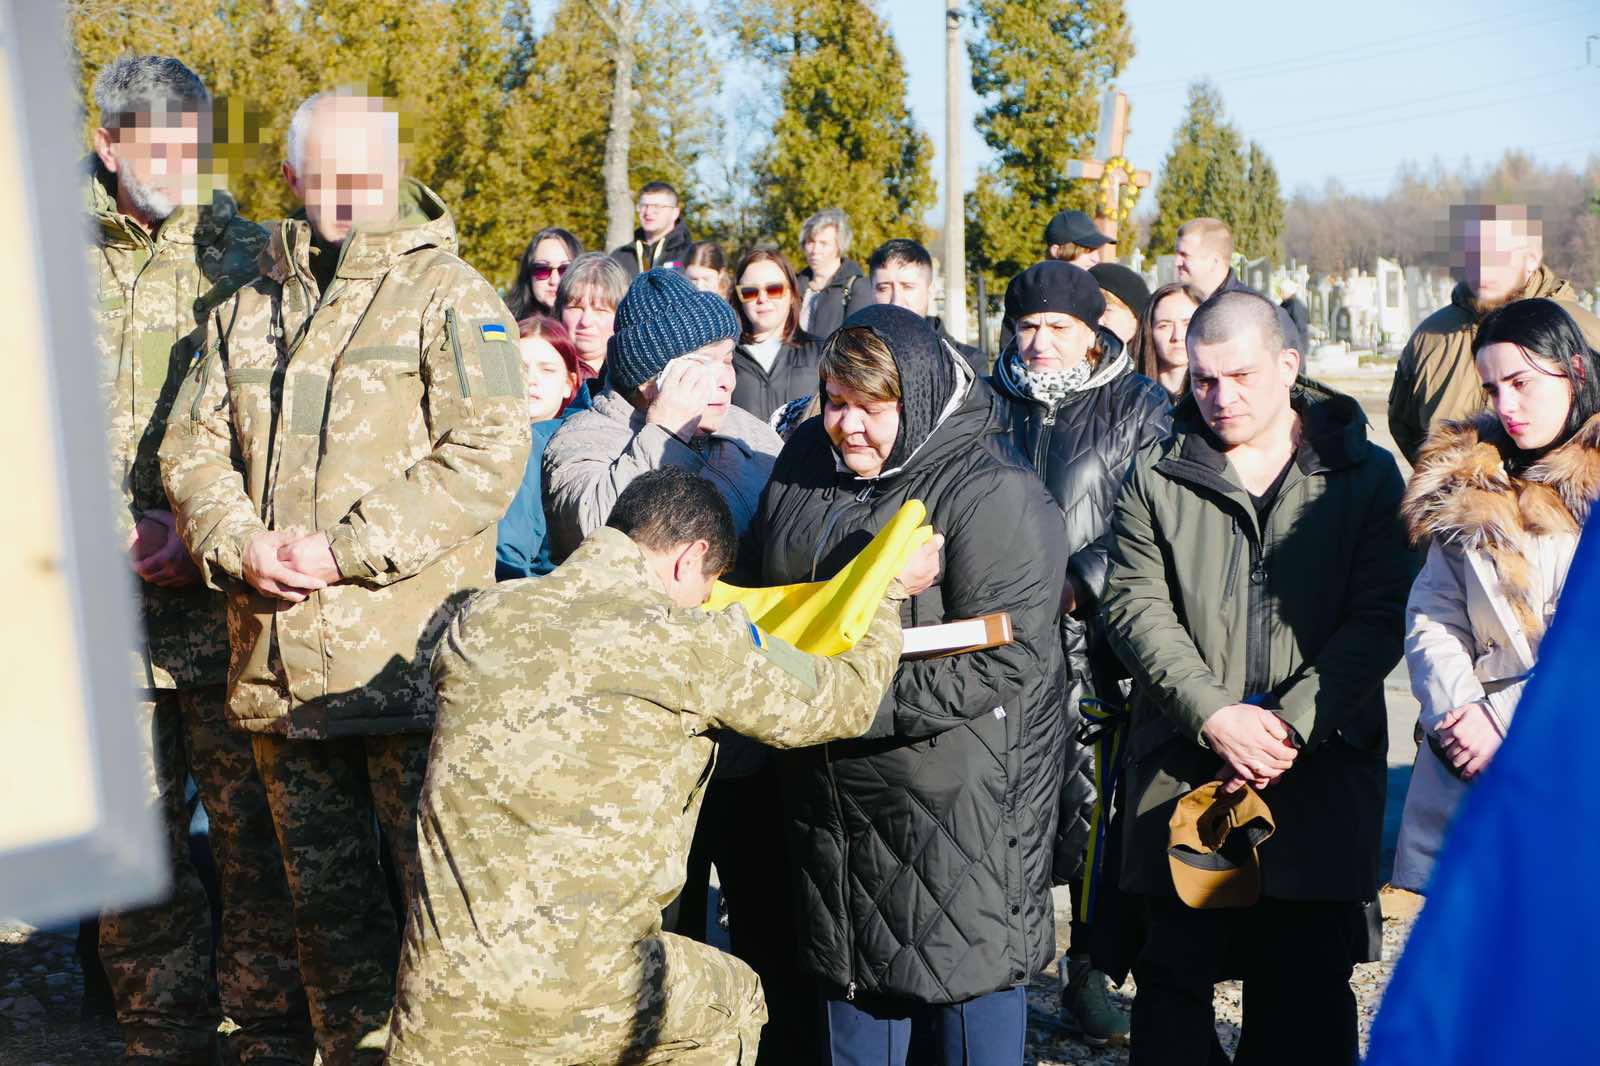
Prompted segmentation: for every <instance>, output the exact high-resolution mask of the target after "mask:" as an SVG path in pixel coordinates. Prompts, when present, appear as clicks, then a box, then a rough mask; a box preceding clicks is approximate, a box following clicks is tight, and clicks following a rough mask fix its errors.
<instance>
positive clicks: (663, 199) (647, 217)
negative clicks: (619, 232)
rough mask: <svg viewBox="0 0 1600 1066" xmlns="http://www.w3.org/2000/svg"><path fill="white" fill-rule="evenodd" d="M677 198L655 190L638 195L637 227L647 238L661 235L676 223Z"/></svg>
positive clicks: (677, 211)
mask: <svg viewBox="0 0 1600 1066" xmlns="http://www.w3.org/2000/svg"><path fill="white" fill-rule="evenodd" d="M678 214H679V209H678V198H677V197H675V196H673V195H672V194H671V193H669V192H662V191H660V190H655V191H652V192H647V193H645V194H644V195H643V196H641V197H639V228H640V229H642V230H644V235H645V237H646V238H647V239H649V240H652V241H653V240H656V239H657V238H658V237H663V236H665V235H666V234H667V233H669V232H670V231H671V230H672V227H673V226H676V225H677V224H678Z"/></svg>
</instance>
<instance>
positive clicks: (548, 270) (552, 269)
mask: <svg viewBox="0 0 1600 1066" xmlns="http://www.w3.org/2000/svg"><path fill="white" fill-rule="evenodd" d="M571 265H572V264H571V263H570V262H568V263H559V264H557V263H546V262H545V261H544V260H543V259H535V260H534V261H533V266H532V267H530V268H529V269H528V273H530V274H532V275H533V277H534V280H535V281H543V280H544V279H545V278H548V277H549V276H550V275H551V274H552V273H553V274H555V276H556V280H557V281H560V280H561V275H563V274H565V273H566V272H567V268H568V267H569V266H571Z"/></svg>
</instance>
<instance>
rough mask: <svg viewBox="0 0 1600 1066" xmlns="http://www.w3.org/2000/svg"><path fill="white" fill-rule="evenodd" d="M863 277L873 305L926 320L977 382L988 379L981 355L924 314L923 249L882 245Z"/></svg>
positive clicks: (929, 280)
mask: <svg viewBox="0 0 1600 1066" xmlns="http://www.w3.org/2000/svg"><path fill="white" fill-rule="evenodd" d="M867 274H868V278H869V280H870V281H871V282H872V301H873V303H880V304H894V305H895V306H896V307H904V308H905V309H906V310H908V311H915V312H916V313H917V314H919V315H921V316H922V317H924V318H926V319H927V320H928V324H929V325H931V326H932V327H933V328H934V329H935V330H937V331H938V333H939V336H940V337H941V338H942V339H943V340H944V341H945V343H947V344H949V345H951V346H952V347H953V348H955V350H956V351H958V352H960V353H961V355H962V357H963V358H965V359H966V361H967V362H968V363H969V364H970V365H971V366H972V369H973V370H974V371H975V372H976V373H977V375H978V377H979V378H983V377H985V376H987V375H988V373H989V368H988V367H987V366H986V365H985V360H984V358H983V353H982V352H980V351H978V349H976V348H974V347H973V346H972V345H970V344H963V343H962V342H960V341H958V340H956V339H955V338H954V337H952V336H950V334H949V333H948V332H947V331H946V330H945V328H944V320H943V319H941V318H940V317H939V316H938V315H930V314H928V308H929V307H930V306H932V302H933V257H932V256H931V255H929V254H928V250H927V249H926V248H924V247H923V246H922V245H920V244H918V243H917V242H916V241H913V240H909V239H907V238H905V237H895V238H892V239H890V240H887V241H884V242H883V243H882V244H880V245H879V246H878V247H877V250H875V251H874V252H873V253H872V256H871V258H869V259H868V260H867Z"/></svg>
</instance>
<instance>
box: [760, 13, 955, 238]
mask: <svg viewBox="0 0 1600 1066" xmlns="http://www.w3.org/2000/svg"><path fill="white" fill-rule="evenodd" d="M737 14H738V19H739V21H738V25H739V39H740V43H741V44H742V45H743V46H744V48H745V49H746V50H747V51H748V52H749V54H750V55H751V56H752V57H753V58H756V59H758V60H762V61H766V62H769V63H772V64H775V65H777V66H779V67H780V68H781V70H782V72H783V81H782V86H781V88H780V90H779V98H780V101H781V104H782V111H781V113H780V114H779V116H778V120H777V122H776V124H775V126H774V128H773V131H772V140H771V142H770V143H769V144H768V145H767V146H766V147H765V148H764V149H763V150H762V152H761V153H760V154H759V155H758V157H757V160H756V164H755V173H756V178H757V185H758V189H759V191H758V194H757V195H758V200H759V203H760V209H759V214H760V217H761V220H762V225H763V229H764V230H765V231H766V233H767V235H768V236H769V237H771V238H772V239H774V240H775V241H776V242H777V243H778V244H779V245H780V247H782V248H783V249H784V250H785V251H786V252H787V253H788V254H789V255H791V256H793V257H795V258H796V261H798V260H799V255H800V226H801V224H802V223H803V222H804V221H805V220H806V218H808V217H809V216H810V215H811V214H813V213H814V212H816V211H818V210H820V209H822V208H825V207H838V208H842V209H843V210H844V211H845V213H846V214H847V215H849V216H850V227H851V229H852V230H853V231H854V234H855V241H854V245H853V250H854V253H855V254H856V257H857V258H859V256H860V253H861V251H862V250H863V249H868V250H870V249H871V248H874V247H876V246H877V245H878V244H880V243H882V242H883V241H885V240H887V239H888V238H890V237H912V238H914V239H918V240H922V239H923V238H925V236H926V229H925V227H924V226H923V223H922V216H923V214H924V213H925V212H926V211H927V209H928V207H929V206H930V205H931V203H932V201H933V198H934V185H933V174H932V170H931V166H930V164H931V160H932V157H933V145H932V142H931V141H930V140H929V139H928V136H927V134H925V133H923V132H922V131H921V130H920V129H918V128H917V126H916V123H915V122H914V121H913V120H912V118H911V114H910V112H909V111H908V110H907V108H906V103H905V95H906V73H905V66H904V64H903V63H902V61H901V58H900V53H899V51H898V49H896V47H895V45H894V41H893V39H892V38H891V37H890V36H889V30H888V26H887V25H886V24H885V22H884V20H883V17H882V16H881V15H880V14H878V12H877V10H876V9H875V7H874V6H873V5H872V4H870V3H867V2H866V0H761V2H759V3H758V2H755V0H750V2H748V3H742V4H740V5H739V7H738V10H737Z"/></svg>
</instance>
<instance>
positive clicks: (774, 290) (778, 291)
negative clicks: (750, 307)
mask: <svg viewBox="0 0 1600 1066" xmlns="http://www.w3.org/2000/svg"><path fill="white" fill-rule="evenodd" d="M788 291H789V286H788V285H786V284H784V283H783V282H781V281H774V282H773V283H772V284H770V285H740V286H739V299H741V300H743V301H744V302H745V303H747V304H753V303H755V302H756V300H757V299H759V298H760V296H761V294H762V293H766V294H767V299H769V300H779V299H782V298H783V294H784V293H786V292H788Z"/></svg>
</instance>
